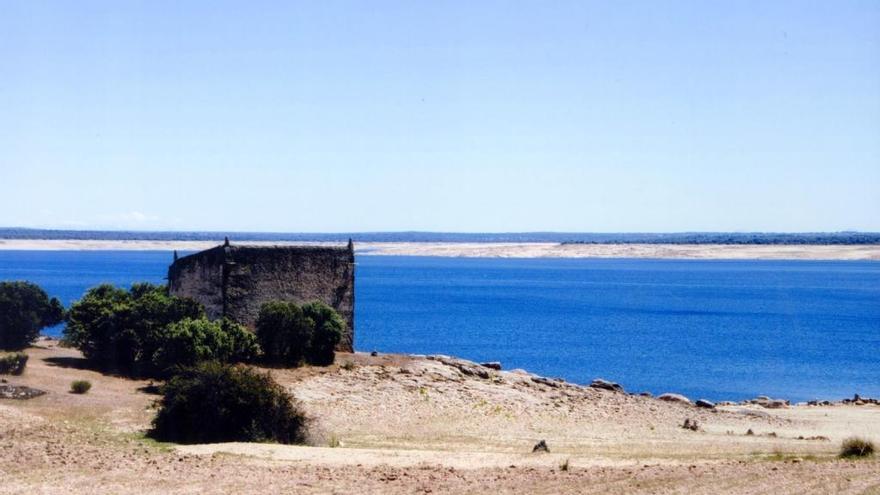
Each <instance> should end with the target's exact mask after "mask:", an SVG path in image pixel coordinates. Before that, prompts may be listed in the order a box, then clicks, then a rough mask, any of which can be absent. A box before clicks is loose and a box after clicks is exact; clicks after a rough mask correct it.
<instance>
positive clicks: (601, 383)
mask: <svg viewBox="0 0 880 495" xmlns="http://www.w3.org/2000/svg"><path fill="white" fill-rule="evenodd" d="M590 388H599V389H602V390H610V391H612V392H623V387H621V386H620V384H619V383H614V382H610V381H608V380H603V379H601V378H596V379H595V380H593V382H592V383H590Z"/></svg>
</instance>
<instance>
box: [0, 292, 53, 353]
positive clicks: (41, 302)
mask: <svg viewBox="0 0 880 495" xmlns="http://www.w3.org/2000/svg"><path fill="white" fill-rule="evenodd" d="M63 319H64V308H63V307H62V306H61V303H60V302H58V299H56V298H54V297H53V298H51V299H49V296H48V295H47V294H46V292H45V291H44V290H43V289H41V288H40V287H39V286H38V285H36V284H32V283H30V282H0V349H5V350H10V351H18V350H21V349H24V348H25V347H27V346H29V345H31V344H32V343H33V342H34V340H35V339H36V338H37V336H39V334H40V330H41V329H43V328H46V327H50V326H52V325H57V324H58V323H61V321H63Z"/></svg>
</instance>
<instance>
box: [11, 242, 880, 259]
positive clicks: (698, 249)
mask: <svg viewBox="0 0 880 495" xmlns="http://www.w3.org/2000/svg"><path fill="white" fill-rule="evenodd" d="M217 244H219V243H218V242H210V241H141V240H138V241H124V240H114V241H105V240H37V239H33V240H32V239H0V250H24V251H98V250H130V251H172V250H178V251H199V250H202V249H207V248H210V247H214V246H216V245H217ZM242 244H251V245H265V246H273V245H282V246H285V245H314V246H321V245H340V244H338V243H326V242H271V241H261V242H256V241H252V242H243V243H242ZM355 250H356V252H357V254H358V255H371V256H442V257H461V258H655V259H732V260H737V259H738V260H747V259H776V260H782V259H795V260H880V245H833V246H832V245H821V246H820V245H734V244H558V243H550V242H546V243H543V242H530V243H466V242H361V243H356V244H355Z"/></svg>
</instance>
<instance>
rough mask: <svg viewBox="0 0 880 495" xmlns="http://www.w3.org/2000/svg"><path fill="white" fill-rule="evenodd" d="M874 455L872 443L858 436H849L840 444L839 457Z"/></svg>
mask: <svg viewBox="0 0 880 495" xmlns="http://www.w3.org/2000/svg"><path fill="white" fill-rule="evenodd" d="M872 455H874V443H873V442H871V441H870V440H865V439H864V438H859V437H850V438H847V439H846V440H844V441H843V443H842V444H841V445H840V457H870V456H872Z"/></svg>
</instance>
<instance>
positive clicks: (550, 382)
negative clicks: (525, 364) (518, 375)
mask: <svg viewBox="0 0 880 495" xmlns="http://www.w3.org/2000/svg"><path fill="white" fill-rule="evenodd" d="M532 381H533V382H535V383H540V384H541V385H547V386H548V387H553V388H559V385H560V382H558V381H555V380H551V379H549V378H544V377H543V376H533V377H532Z"/></svg>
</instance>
